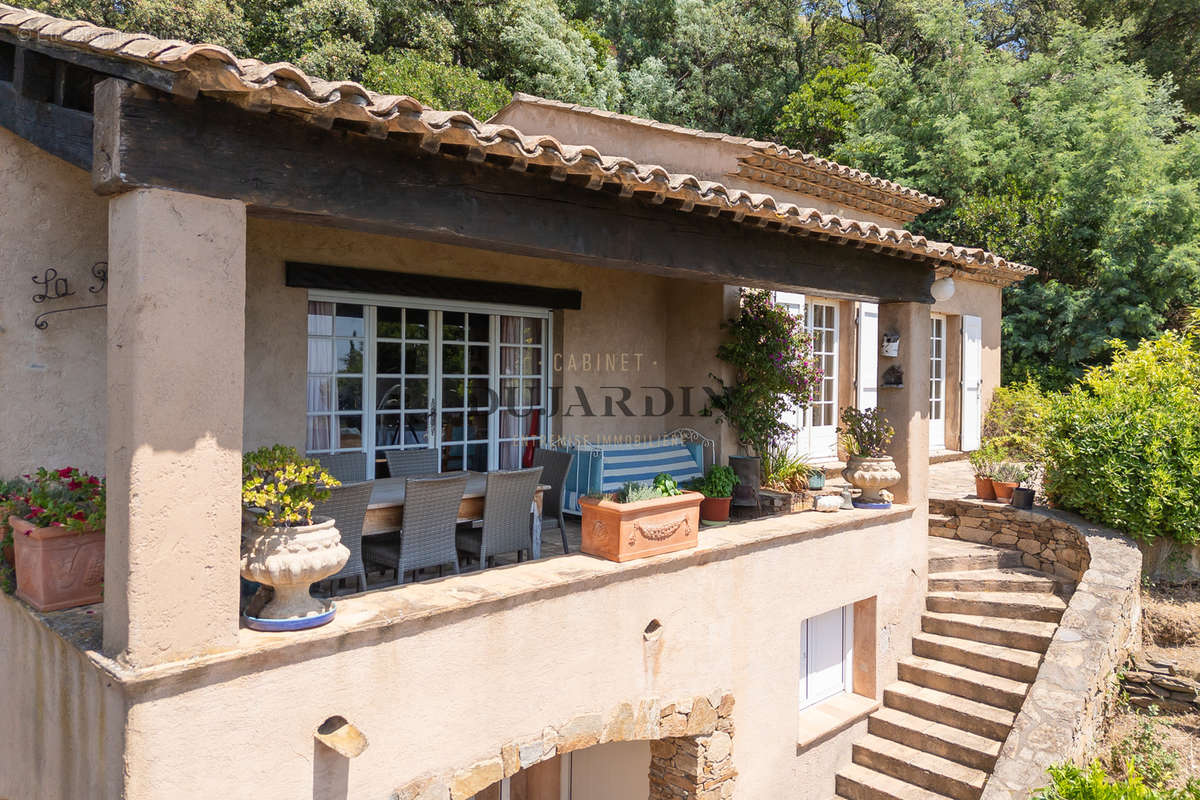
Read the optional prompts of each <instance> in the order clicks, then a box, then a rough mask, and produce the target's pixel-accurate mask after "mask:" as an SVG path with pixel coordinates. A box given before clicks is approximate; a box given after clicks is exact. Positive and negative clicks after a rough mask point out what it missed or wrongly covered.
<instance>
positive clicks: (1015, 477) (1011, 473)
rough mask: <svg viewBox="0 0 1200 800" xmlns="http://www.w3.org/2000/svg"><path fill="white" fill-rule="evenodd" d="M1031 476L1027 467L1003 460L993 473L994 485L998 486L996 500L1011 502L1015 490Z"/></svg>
mask: <svg viewBox="0 0 1200 800" xmlns="http://www.w3.org/2000/svg"><path fill="white" fill-rule="evenodd" d="M1028 477H1029V474H1028V472H1027V471H1026V469H1025V467H1023V466H1022V465H1020V464H1014V463H1013V462H1011V461H1002V462H1000V463H999V464H998V465H997V466H996V471H995V473H993V475H992V485H993V486H994V487H996V500H997V501H999V502H1001V503H1008V502H1011V501H1012V499H1013V490H1014V489H1016V488H1017V487H1018V486H1020V485H1021V483H1022V481H1024V480H1026V479H1027V478H1028Z"/></svg>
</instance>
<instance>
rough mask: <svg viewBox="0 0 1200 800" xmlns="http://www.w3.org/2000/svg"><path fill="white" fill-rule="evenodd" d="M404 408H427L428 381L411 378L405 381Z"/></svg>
mask: <svg viewBox="0 0 1200 800" xmlns="http://www.w3.org/2000/svg"><path fill="white" fill-rule="evenodd" d="M404 406H405V408H408V409H413V408H429V381H427V380H424V379H416V380H414V379H412V378H408V379H407V380H405V381H404Z"/></svg>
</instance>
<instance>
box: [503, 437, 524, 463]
mask: <svg viewBox="0 0 1200 800" xmlns="http://www.w3.org/2000/svg"><path fill="white" fill-rule="evenodd" d="M524 450H525V445H524V444H522V443H521V442H501V443H500V469H518V468H520V466H521V455H522V454H523V452H524Z"/></svg>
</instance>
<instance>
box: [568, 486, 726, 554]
mask: <svg viewBox="0 0 1200 800" xmlns="http://www.w3.org/2000/svg"><path fill="white" fill-rule="evenodd" d="M703 499H704V495H702V494H700V493H699V492H684V493H683V494H679V495H675V496H673V497H657V498H654V499H653V500H639V501H637V502H634V503H615V502H613V501H612V500H597V499H595V498H592V497H584V498H581V499H580V500H579V508H580V510H581V511H582V512H583V518H582V520H581V522H580V525H581V529H582V534H583V542H582V546H581V548H580V549H581V550H582V551H583V552H584V553H587V554H589V555H593V556H599V557H600V558H607V559H608V560H609V561H630V560H632V559H635V558H646V557H647V556H655V555H658V554H660V553H671V552H674V551H676V550H687V549H688V548H692V547H695V546H696V544H697V538H696V535H697V531H698V530H699V528H700V501H701V500H703Z"/></svg>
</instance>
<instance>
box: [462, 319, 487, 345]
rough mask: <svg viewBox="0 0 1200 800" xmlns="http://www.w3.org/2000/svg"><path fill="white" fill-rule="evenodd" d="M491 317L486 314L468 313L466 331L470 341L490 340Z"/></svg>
mask: <svg viewBox="0 0 1200 800" xmlns="http://www.w3.org/2000/svg"><path fill="white" fill-rule="evenodd" d="M491 320H492V318H491V317H490V316H488V315H487V314H468V315H467V331H468V333H469V335H470V337H471V341H472V342H490V341H491V340H492V322H491Z"/></svg>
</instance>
